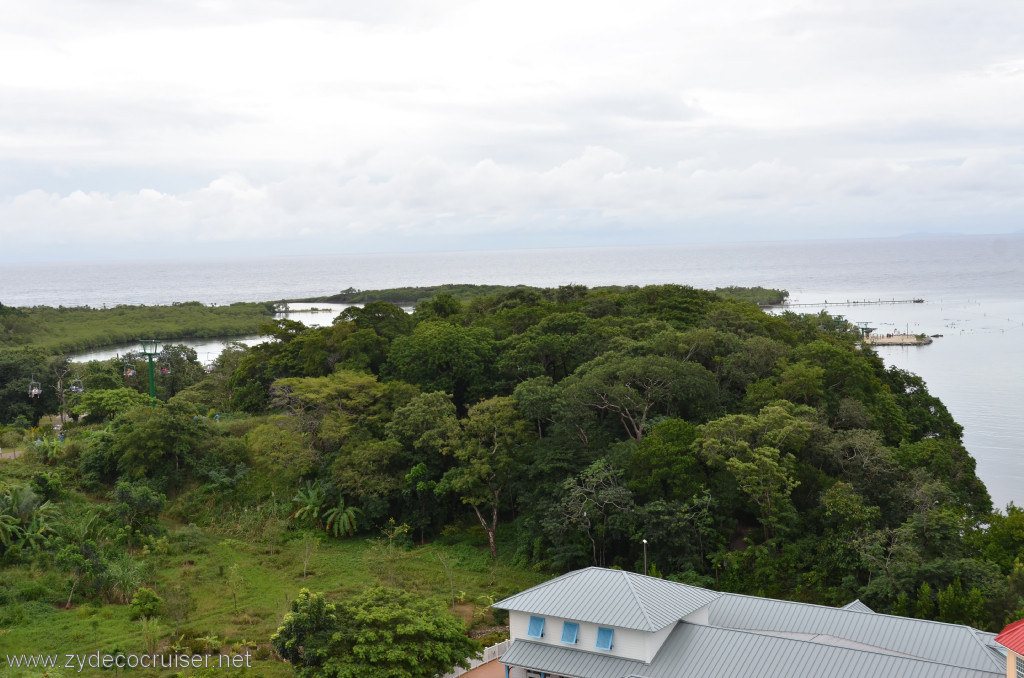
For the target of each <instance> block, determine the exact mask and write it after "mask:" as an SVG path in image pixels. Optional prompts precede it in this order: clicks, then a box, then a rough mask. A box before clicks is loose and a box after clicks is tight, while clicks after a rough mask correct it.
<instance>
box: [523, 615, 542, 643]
mask: <svg viewBox="0 0 1024 678" xmlns="http://www.w3.org/2000/svg"><path fill="white" fill-rule="evenodd" d="M526 635H528V636H530V637H531V638H543V637H544V617H530V628H528V629H527V630H526Z"/></svg>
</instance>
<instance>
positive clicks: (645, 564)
mask: <svg viewBox="0 0 1024 678" xmlns="http://www.w3.org/2000/svg"><path fill="white" fill-rule="evenodd" d="M643 541H644V574H647V540H646V539H644V540H643Z"/></svg>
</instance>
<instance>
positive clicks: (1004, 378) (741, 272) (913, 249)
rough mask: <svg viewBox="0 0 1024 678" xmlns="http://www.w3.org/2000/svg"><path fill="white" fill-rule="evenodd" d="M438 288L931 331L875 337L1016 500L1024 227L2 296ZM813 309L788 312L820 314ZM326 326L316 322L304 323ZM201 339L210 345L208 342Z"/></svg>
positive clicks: (366, 262)
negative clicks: (780, 311) (705, 306)
mask: <svg viewBox="0 0 1024 678" xmlns="http://www.w3.org/2000/svg"><path fill="white" fill-rule="evenodd" d="M441 283H493V284H517V283H523V284H529V285H538V286H556V285H562V284H568V283H581V284H585V285H590V286H594V285H610V284H637V285H642V284H650V283H680V284H688V285H693V286H695V287H704V288H713V287H720V286H726V285H763V286H765V287H781V288H784V289H787V290H789V291H790V301H791V302H793V303H809V304H823V303H824V302H826V301H827V302H829V303H830V304H835V303H836V302H843V301H846V300H877V299H911V298H922V299H924V300H925V303H923V304H900V305H865V306H857V307H841V306H829V307H828V308H829V311H830V312H831V313H833V314H842V315H845V316H846V317H847V318H848V319H850V320H852V321H854V322H866V323H869V324H870V325H871V326H873V327H877V328H879V330H878V331H881V332H887V331H893V332H895V331H899V332H902V331H906V330H909V331H911V332H915V333H918V332H923V333H926V334H942V335H943V336H942V337H941V338H937V339H936V340H935V343H933V344H932V345H931V346H927V347H914V348H896V347H880V348H879V349H878V351H879V353H880V354H881V355H882V356H883V358H884V359H885V360H886V362H887V364H892V365H897V366H899V367H902V368H904V369H908V370H910V371H912V372H915V373H917V374H919V375H921V376H922V377H923V378H924V379H925V381H926V382H927V383H928V387H929V389H930V390H931V392H932V393H934V394H935V395H937V396H939V397H940V398H941V399H942V400H943V402H945V403H946V405H947V407H949V409H950V411H951V412H952V413H953V416H954V417H955V418H956V420H957V421H959V422H960V423H961V424H962V425H963V426H964V429H965V430H964V442H965V444H966V445H967V448H968V449H969V450H970V451H971V453H972V454H973V455H974V457H975V458H976V459H977V460H978V472H979V474H980V475H981V477H982V479H983V480H984V481H985V483H986V484H987V485H988V488H989V491H990V492H991V493H992V497H993V500H994V501H995V503H996V505H997V506H1003V505H1005V504H1006V503H1007V502H1010V501H1013V502H1015V503H1017V504H1024V449H1022V445H1021V443H1020V440H1021V425H1020V422H1019V419H1020V415H1021V412H1022V404H1024V236H1019V235H1018V236H989V237H969V238H933V239H886V240H845V241H835V240H833V241H811V242H775V243H743V244H725V245H693V246H675V247H658V248H653V247H638V248H581V249H556V250H519V251H504V252H446V253H430V254H387V255H385V254H379V255H360V256H346V255H339V256H316V257H313V256H309V257H276V258H272V257H267V258H250V259H221V260H218V259H197V260H189V261H139V262H117V263H88V264H14V265H8V266H6V267H4V268H0V302H2V303H4V304H8V305H12V306H33V305H50V306H57V305H64V306H76V305H90V306H102V305H104V304H105V305H115V304H167V303H171V302H174V301H193V300H194V301H202V302H205V303H218V304H224V303H231V302H235V301H264V300H271V299H285V298H297V297H307V296H318V295H325V294H333V293H336V292H338V291H340V290H343V289H346V288H348V287H355V288H357V289H374V288H385V287H399V286H409V285H433V284H441ZM818 308H820V307H813V306H812V307H807V308H799V309H794V310H800V311H807V312H816V311H817V310H818ZM307 320H309V321H310V322H326V321H327V318H326V317H324V318H323V319H319V318H317V319H313V318H309V319H307ZM198 350H200V359H203V358H204V353H211V352H215V351H217V350H219V342H210V345H209V346H208V347H206V348H201V349H198Z"/></svg>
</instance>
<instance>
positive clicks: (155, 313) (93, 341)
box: [0, 301, 274, 354]
mask: <svg viewBox="0 0 1024 678" xmlns="http://www.w3.org/2000/svg"><path fill="white" fill-rule="evenodd" d="M0 310H2V311H3V312H2V313H0V348H11V347H28V346H31V347H33V348H35V349H38V350H39V351H42V352H44V353H47V354H53V353H61V352H72V351H85V350H88V349H92V348H101V347H104V346H114V345H118V344H126V343H128V342H132V341H135V340H137V339H139V338H140V337H160V338H161V339H168V340H171V339H185V338H188V339H194V338H206V337H238V336H242V335H246V334H255V333H256V332H257V331H258V329H259V326H260V325H261V324H262V323H265V322H267V321H268V320H269V319H270V318H271V317H272V314H273V310H274V304H272V303H238V304H231V305H230V306H205V305H203V304H201V303H199V302H198V301H190V302H184V303H178V304H172V305H171V306H115V307H113V308H89V307H88V306H73V307H65V306H60V307H58V308H52V307H49V306H34V307H31V308H16V309H15V308H11V307H9V306H2V307H0Z"/></svg>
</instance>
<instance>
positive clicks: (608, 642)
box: [597, 626, 615, 650]
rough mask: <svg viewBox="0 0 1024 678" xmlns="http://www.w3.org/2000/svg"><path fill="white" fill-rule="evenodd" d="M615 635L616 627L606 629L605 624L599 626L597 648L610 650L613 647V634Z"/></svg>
mask: <svg viewBox="0 0 1024 678" xmlns="http://www.w3.org/2000/svg"><path fill="white" fill-rule="evenodd" d="M614 635H615V629H606V628H604V627H603V626H599V627H598V628H597V649H598V650H610V649H612V636H614Z"/></svg>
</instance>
